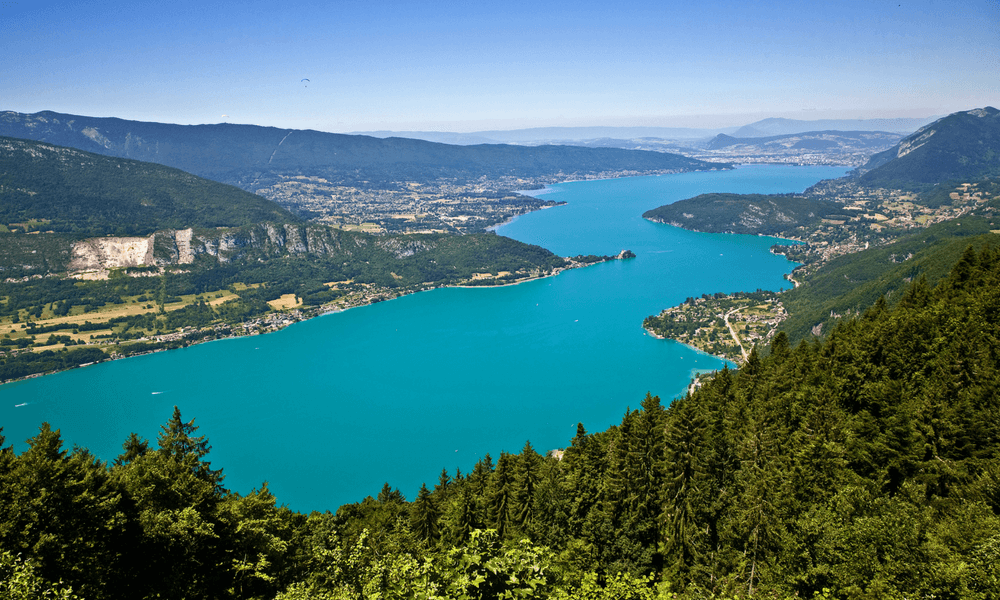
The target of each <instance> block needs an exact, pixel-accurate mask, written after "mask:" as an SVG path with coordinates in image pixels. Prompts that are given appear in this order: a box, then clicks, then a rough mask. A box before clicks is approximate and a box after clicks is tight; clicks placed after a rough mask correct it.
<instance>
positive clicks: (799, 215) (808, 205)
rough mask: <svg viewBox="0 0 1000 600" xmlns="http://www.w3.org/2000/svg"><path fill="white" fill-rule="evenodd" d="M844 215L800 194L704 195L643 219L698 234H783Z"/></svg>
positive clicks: (832, 206) (833, 206) (837, 208)
mask: <svg viewBox="0 0 1000 600" xmlns="http://www.w3.org/2000/svg"><path fill="white" fill-rule="evenodd" d="M842 212H843V209H842V208H841V207H840V206H839V205H838V204H835V203H833V202H830V201H827V200H815V199H812V198H806V197H804V196H800V195H791V194H787V195H765V194H701V195H699V196H695V197H694V198H688V199H685V200H679V201H677V202H674V203H673V204H667V205H664V206H661V207H659V208H654V209H652V210H647V211H646V212H644V213H643V214H642V217H643V218H644V219H649V220H651V221H656V222H658V223H669V224H671V225H676V226H678V227H683V228H685V229H692V230H695V231H706V232H715V233H750V234H757V233H759V234H763V235H779V234H782V233H789V232H792V231H794V230H795V229H796V228H798V227H801V226H804V225H812V224H815V223H819V222H820V221H821V220H822V219H823V218H824V217H827V216H831V215H839V214H840V213H842Z"/></svg>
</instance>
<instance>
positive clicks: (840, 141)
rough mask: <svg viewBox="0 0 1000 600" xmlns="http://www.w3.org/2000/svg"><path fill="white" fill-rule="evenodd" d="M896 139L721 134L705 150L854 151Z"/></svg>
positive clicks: (833, 133) (879, 134)
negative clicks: (842, 148) (846, 147)
mask: <svg viewBox="0 0 1000 600" xmlns="http://www.w3.org/2000/svg"><path fill="white" fill-rule="evenodd" d="M899 138H900V135H899V134H897V133H892V132H887V131H837V130H825V131H804V132H801V133H788V134H783V135H773V136H769V137H747V138H738V137H735V136H731V135H726V134H724V133H720V134H719V135H717V136H715V137H714V138H713V139H712V140H711V141H710V142H709V143H708V144H707V145H706V146H705V148H706V149H708V150H718V149H722V148H730V147H732V146H739V145H747V146H758V147H766V146H770V145H775V146H778V145H781V146H787V147H789V148H802V149H816V150H825V149H828V148H831V147H837V146H841V145H845V144H851V145H852V146H855V147H869V148H871V147H874V148H878V147H882V148H884V147H885V146H886V145H887V143H888V142H891V141H893V140H898V139H899Z"/></svg>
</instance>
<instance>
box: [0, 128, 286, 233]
mask: <svg viewBox="0 0 1000 600" xmlns="http://www.w3.org/2000/svg"><path fill="white" fill-rule="evenodd" d="M298 220H299V219H298V218H297V217H295V216H293V215H292V214H291V213H289V212H288V211H286V210H284V209H283V208H281V207H279V206H278V205H276V204H274V203H273V202H271V201H270V200H266V199H264V198H261V197H260V196H257V195H254V194H250V193H248V192H244V191H242V190H240V189H238V188H235V187H232V186H229V185H223V184H220V183H216V182H214V181H209V180H206V179H202V178H200V177H196V176H194V175H191V174H189V173H185V172H183V171H179V170H177V169H172V168H168V167H164V166H161V165H157V164H152V163H143V162H139V161H135V160H126V159H121V158H113V157H108V156H101V155H98V154H92V153H89V152H82V151H80V150H74V149H71V148H64V147H59V146H52V145H49V144H43V143H38V142H32V141H28V140H20V139H13V138H0V225H4V226H5V227H6V228H7V229H8V230H11V231H13V230H17V231H21V232H24V231H25V230H36V231H37V230H43V231H48V230H51V231H56V232H64V233H72V234H74V235H79V236H98V235H107V234H114V235H146V234H149V233H152V232H153V231H156V230H158V229H171V228H184V227H205V228H210V227H236V226H241V225H249V224H251V223H258V222H261V221H277V222H297V221H298Z"/></svg>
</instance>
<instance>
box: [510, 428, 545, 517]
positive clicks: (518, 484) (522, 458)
mask: <svg viewBox="0 0 1000 600" xmlns="http://www.w3.org/2000/svg"><path fill="white" fill-rule="evenodd" d="M541 462H542V457H541V456H540V455H539V454H538V453H537V452H535V449H534V448H532V447H531V442H530V441H528V442H525V443H524V448H522V449H521V454H520V455H519V456H518V457H517V458H516V462H515V466H514V502H513V507H512V508H513V514H512V517H513V521H514V524H515V525H516V526H517V527H518V529H519V530H520V531H521V532H525V531H527V530H528V528H529V527H530V526H531V524H532V522H533V520H534V508H535V491H536V489H537V488H538V480H539V468H540V465H541Z"/></svg>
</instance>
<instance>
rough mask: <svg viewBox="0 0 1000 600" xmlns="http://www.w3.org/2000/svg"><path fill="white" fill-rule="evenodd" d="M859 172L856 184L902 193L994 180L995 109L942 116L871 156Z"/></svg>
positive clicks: (999, 125) (999, 123) (998, 115)
mask: <svg viewBox="0 0 1000 600" xmlns="http://www.w3.org/2000/svg"><path fill="white" fill-rule="evenodd" d="M859 172H860V173H862V175H861V176H860V178H859V181H860V183H861V184H862V185H867V186H878V187H888V188H903V189H922V188H926V187H929V186H931V185H934V184H938V183H942V182H951V181H960V182H961V181H979V180H982V179H985V178H988V177H1000V110H997V109H995V108H993V107H989V106H988V107H986V108H978V109H975V110H969V111H964V112H958V113H954V114H951V115H948V116H947V117H944V118H943V119H939V120H937V121H935V122H934V123H931V124H930V125H928V126H926V127H924V128H922V129H921V130H919V131H917V132H916V133H914V134H913V135H910V136H908V137H907V138H905V139H903V140H902V141H901V142H899V144H897V145H896V146H895V147H893V148H890V149H889V150H886V151H885V152H881V153H879V154H876V155H875V156H873V157H872V158H871V160H870V161H869V162H868V164H867V165H865V166H864V167H862V168H861V169H859Z"/></svg>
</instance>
